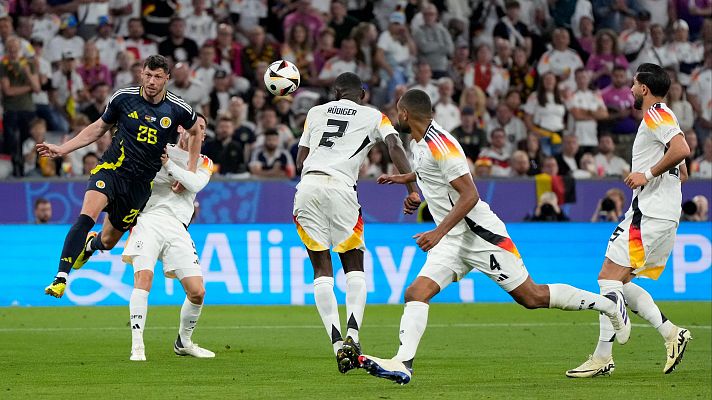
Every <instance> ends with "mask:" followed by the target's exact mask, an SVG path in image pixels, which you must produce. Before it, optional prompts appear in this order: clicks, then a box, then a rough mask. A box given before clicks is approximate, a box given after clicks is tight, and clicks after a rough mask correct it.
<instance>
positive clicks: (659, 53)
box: [631, 24, 679, 69]
mask: <svg viewBox="0 0 712 400" xmlns="http://www.w3.org/2000/svg"><path fill="white" fill-rule="evenodd" d="M646 62H647V63H653V64H657V65H660V66H661V67H663V68H668V67H670V68H674V69H677V68H678V65H679V62H678V60H677V54H675V53H674V52H673V51H672V50H671V49H670V47H669V46H668V45H667V44H666V43H665V31H664V30H663V27H662V26H660V25H658V24H653V25H651V26H650V45H649V46H647V47H645V48H644V49H643V50H642V51H641V52H640V55H638V58H636V60H635V63H634V64H633V65H631V69H634V68H637V67H638V65H640V64H642V63H646Z"/></svg>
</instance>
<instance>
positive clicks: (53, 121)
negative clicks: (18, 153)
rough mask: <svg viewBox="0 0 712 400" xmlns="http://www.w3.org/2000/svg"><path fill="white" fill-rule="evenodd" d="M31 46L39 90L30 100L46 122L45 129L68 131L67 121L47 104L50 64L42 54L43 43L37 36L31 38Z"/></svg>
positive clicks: (49, 85)
mask: <svg viewBox="0 0 712 400" xmlns="http://www.w3.org/2000/svg"><path fill="white" fill-rule="evenodd" d="M31 42H32V47H34V49H35V57H34V59H33V62H34V64H35V70H36V71H38V77H39V81H40V90H39V91H38V92H35V93H32V102H33V103H35V108H36V112H37V116H38V117H40V118H42V119H44V120H45V121H46V122H47V129H48V130H50V131H53V132H62V133H65V132H68V131H69V123H68V122H67V120H66V119H65V118H64V116H62V113H60V112H59V111H57V109H55V108H54V107H51V106H50V104H49V91H50V90H51V89H52V81H51V80H50V78H51V77H52V65H51V64H50V62H49V61H47V59H45V58H44V57H43V56H42V53H43V51H44V45H43V43H42V40H41V39H39V38H33V39H32V40H31Z"/></svg>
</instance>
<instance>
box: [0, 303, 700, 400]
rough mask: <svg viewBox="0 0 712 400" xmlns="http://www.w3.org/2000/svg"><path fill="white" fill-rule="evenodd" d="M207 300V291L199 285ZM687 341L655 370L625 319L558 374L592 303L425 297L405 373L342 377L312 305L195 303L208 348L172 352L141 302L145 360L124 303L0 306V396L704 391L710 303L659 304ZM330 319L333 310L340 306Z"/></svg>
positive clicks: (637, 331) (590, 326)
mask: <svg viewBox="0 0 712 400" xmlns="http://www.w3.org/2000/svg"><path fill="white" fill-rule="evenodd" d="M208 298H209V294H208ZM402 309H403V307H402V306H395V305H394V306H368V307H367V308H366V316H365V321H364V327H363V329H362V332H361V340H362V344H363V346H364V351H365V352H366V353H367V354H372V355H376V356H382V357H390V356H392V355H393V354H394V353H395V351H396V348H397V345H398V336H397V334H398V324H399V321H400V315H401V312H402ZM661 309H662V310H663V311H664V312H665V314H666V315H667V316H668V317H669V318H670V319H672V320H673V321H674V322H675V323H677V324H679V325H682V326H685V327H688V328H690V330H691V332H692V335H693V337H694V340H693V341H692V342H691V344H690V345H689V346H688V350H687V352H686V354H685V358H684V360H683V362H682V364H681V365H680V366H679V367H678V369H677V370H676V371H675V372H673V373H672V374H670V375H663V373H662V367H663V363H664V361H665V356H666V353H665V348H664V346H663V342H662V339H661V338H660V336H659V335H658V333H657V331H655V330H654V329H652V328H650V327H648V326H647V325H644V321H642V320H641V319H640V318H638V317H637V316H634V317H633V322H634V323H635V325H634V326H633V333H632V336H631V339H630V341H629V342H628V344H626V345H625V346H620V345H618V344H616V345H615V347H614V360H615V363H616V371H615V373H614V374H613V376H612V377H609V378H596V379H588V380H581V379H568V378H566V377H565V376H564V371H565V370H566V369H568V368H572V367H576V366H578V365H579V364H580V363H581V362H583V361H584V360H585V359H586V357H587V356H588V354H590V353H591V352H592V351H593V348H594V345H595V342H596V340H597V337H598V328H597V325H596V324H597V321H598V316H597V315H596V314H595V313H594V312H563V311H557V310H536V311H528V310H525V309H523V308H521V307H519V306H517V305H514V304H434V305H432V306H431V308H430V316H429V321H428V322H429V326H428V329H427V331H426V333H425V336H424V337H423V340H422V341H421V343H420V351H419V352H418V356H417V357H416V360H415V363H414V367H415V372H414V375H413V380H412V381H411V383H410V384H409V385H405V386H400V385H396V384H394V383H392V382H389V381H386V380H381V379H377V378H374V377H371V376H369V375H368V374H366V373H365V372H364V371H363V370H356V371H351V372H349V373H348V374H346V375H341V374H340V373H339V372H338V371H337V369H336V362H335V360H334V357H333V355H332V353H331V345H330V344H329V342H328V339H327V335H326V332H325V330H324V328H323V327H322V326H321V321H320V320H319V317H318V314H317V312H316V309H315V307H313V306H307V307H265V306H259V307H257V306H256V307H241V306H210V305H208V306H207V307H206V308H205V309H204V311H203V316H202V317H201V321H200V324H199V325H198V328H197V330H196V333H195V335H194V340H195V341H196V342H198V343H200V344H201V345H202V346H205V347H206V348H209V349H211V350H214V351H215V352H216V353H217V357H216V358H215V359H213V360H198V359H192V358H188V357H177V356H175V355H174V354H173V351H172V341H173V339H174V338H175V336H176V333H177V324H178V311H179V308H178V307H149V311H148V320H147V329H146V332H145V335H144V338H145V342H146V355H147V358H148V361H147V362H143V363H140V362H139V363H137V362H130V361H129V360H128V358H129V352H130V335H131V334H130V330H129V328H128V326H127V321H128V307H58V308H3V309H0V344H1V347H0V349H1V350H0V377H1V379H0V399H26V400H29V399H36V398H55V399H58V398H68V399H72V400H75V399H83V398H91V399H104V398H106V399H121V398H123V399H192V398H195V399H198V398H213V399H248V398H250V399H279V398H289V399H302V398H304V399H306V398H309V399H326V398H328V399H336V398H363V399H420V398H422V399H477V398H483V399H487V398H489V399H516V398H524V399H535V398H542V399H562V400H563V399H622V398H625V399H686V400H687V399H710V398H712V366H711V364H712V336H711V331H710V324H711V322H712V321H711V319H712V305H711V303H710V302H684V303H682V302H681V303H661ZM341 315H342V319H343V315H344V314H343V310H342V314H341Z"/></svg>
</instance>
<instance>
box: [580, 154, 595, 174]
mask: <svg viewBox="0 0 712 400" xmlns="http://www.w3.org/2000/svg"><path fill="white" fill-rule="evenodd" d="M577 172H578V173H579V174H581V175H582V176H585V177H586V178H596V177H598V170H597V169H596V159H595V158H594V157H593V154H591V153H583V154H582V155H581V160H579V169H578V171H577Z"/></svg>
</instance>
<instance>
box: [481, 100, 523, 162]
mask: <svg viewBox="0 0 712 400" xmlns="http://www.w3.org/2000/svg"><path fill="white" fill-rule="evenodd" d="M497 128H502V129H504V132H505V134H506V143H505V151H506V152H507V153H508V154H511V153H512V151H514V149H515V148H516V147H517V143H519V141H521V140H524V139H526V137H527V128H526V126H525V125H524V122H523V121H522V120H521V119H520V118H518V117H516V116H515V115H514V113H513V112H512V110H511V109H510V108H509V106H508V105H507V104H505V103H504V102H501V103H499V104H498V105H497V112H496V114H495V118H493V119H492V120H490V122H489V123H488V124H487V131H488V132H487V138H488V139H489V138H491V137H492V131H494V130H495V129H497Z"/></svg>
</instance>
